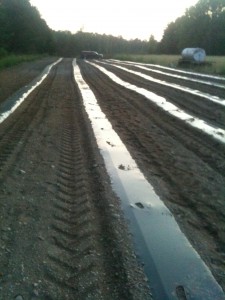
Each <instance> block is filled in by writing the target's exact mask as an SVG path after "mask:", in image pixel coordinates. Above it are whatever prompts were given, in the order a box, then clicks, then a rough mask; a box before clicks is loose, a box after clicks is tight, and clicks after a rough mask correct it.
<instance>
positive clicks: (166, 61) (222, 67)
mask: <svg viewBox="0 0 225 300" xmlns="http://www.w3.org/2000/svg"><path fill="white" fill-rule="evenodd" d="M114 58H115V59H121V60H127V61H134V62H135V61H136V62H141V63H148V64H158V65H162V66H167V67H177V63H178V61H179V59H180V58H181V56H180V55H127V54H124V55H123V54H120V55H116V56H115V57H114ZM206 62H207V63H210V64H211V65H210V66H195V67H192V69H193V71H195V72H202V73H209V74H217V75H223V76H225V57H224V56H207V58H206ZM190 68H191V67H190ZM190 68H189V69H190Z"/></svg>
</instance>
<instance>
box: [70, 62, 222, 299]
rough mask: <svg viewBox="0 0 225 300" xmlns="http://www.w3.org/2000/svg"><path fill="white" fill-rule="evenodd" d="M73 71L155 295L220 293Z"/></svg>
mask: <svg viewBox="0 0 225 300" xmlns="http://www.w3.org/2000/svg"><path fill="white" fill-rule="evenodd" d="M73 67H74V77H75V80H76V82H77V84H78V87H79V89H80V91H81V94H82V98H83V103H84V106H85V109H86V111H87V114H88V116H89V118H90V121H91V123H92V127H93V130H94V133H95V136H96V139H97V142H98V146H99V148H100V151H101V154H102V156H103V158H104V161H105V164H106V168H107V171H108V173H109V174H110V177H111V181H112V187H113V189H114V191H115V192H116V193H117V195H118V196H119V198H120V199H121V202H122V207H123V209H124V213H125V215H126V217H127V219H128V220H129V225H130V230H131V232H132V234H133V237H134V243H135V246H136V251H137V254H138V256H139V258H140V261H142V262H143V264H144V269H145V273H146V275H147V277H148V279H149V282H150V287H151V289H152V293H153V298H154V299H160V300H161V299H162V300H167V299H199V300H200V299H201V300H202V299H205V300H207V299H208V300H209V299H225V296H224V294H223V292H222V289H221V288H220V286H219V285H218V284H217V282H216V281H215V279H214V278H213V276H212V274H211V272H210V271H209V269H208V268H207V267H206V265H205V264H204V263H203V261H202V260H201V258H200V257H199V255H198V254H197V253H196V251H195V250H194V249H193V248H192V246H191V245H190V243H189V242H188V240H187V239H186V237H185V236H184V235H183V233H182V232H181V230H180V229H179V227H178V225H177V223H176V221H175V219H174V217H173V215H172V214H171V212H170V211H169V210H168V209H167V207H166V206H165V205H164V204H163V202H162V201H161V200H160V198H159V197H158V196H157V195H156V194H155V192H154V189H153V187H152V186H151V185H150V184H149V183H148V182H147V181H146V179H145V178H144V176H143V174H142V173H141V172H140V170H139V169H138V167H137V165H136V163H135V161H134V160H133V159H132V157H131V156H130V154H129V152H128V150H127V149H126V147H125V145H124V144H123V143H122V141H121V140H120V138H119V136H118V135H117V133H116V132H115V131H114V130H113V129H112V126H111V124H110V123H109V121H108V120H107V118H106V116H105V115H104V113H103V112H102V111H101V109H100V107H99V105H98V103H97V100H96V98H95V96H94V94H93V93H92V91H91V90H90V88H89V86H88V85H87V84H86V82H85V81H84V80H83V78H82V76H81V73H80V70H79V68H78V66H77V65H76V61H74V62H73Z"/></svg>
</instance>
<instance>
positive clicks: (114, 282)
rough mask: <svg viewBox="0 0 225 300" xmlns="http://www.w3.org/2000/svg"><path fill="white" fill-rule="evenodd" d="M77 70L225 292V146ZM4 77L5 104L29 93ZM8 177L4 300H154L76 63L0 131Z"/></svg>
mask: <svg viewBox="0 0 225 300" xmlns="http://www.w3.org/2000/svg"><path fill="white" fill-rule="evenodd" d="M99 64H100V62H99ZM79 66H80V68H81V72H82V75H83V77H84V78H85V80H86V81H87V83H88V84H89V85H90V87H91V88H92V90H93V92H94V93H95V96H96V97H97V99H98V102H99V105H100V107H101V109H102V111H103V112H104V113H105V114H106V116H107V118H108V119H109V121H110V122H111V124H112V125H113V128H114V129H115V131H116V132H117V133H118V134H119V136H120V138H121V140H122V141H123V143H124V144H125V145H126V147H127V148H128V150H129V152H130V153H131V155H132V157H133V159H134V160H135V161H136V163H137V165H138V166H139V168H140V169H141V171H142V172H143V173H144V175H145V177H146V178H147V180H148V181H149V182H150V183H151V184H152V185H153V186H154V188H155V190H156V192H157V194H158V195H159V196H160V198H161V199H162V200H163V201H164V203H165V204H166V205H167V207H168V208H169V209H170V210H171V211H172V213H173V214H174V216H175V218H176V220H177V222H178V223H179V225H180V227H181V229H182V231H183V232H184V233H185V235H186V236H187V237H188V239H189V241H190V242H191V244H192V245H193V247H194V248H195V249H196V250H197V251H198V253H199V254H200V255H201V257H202V259H203V260H204V261H205V263H206V264H207V265H208V267H209V268H210V270H211V271H212V273H213V275H214V276H215V278H216V280H217V281H218V283H219V284H220V285H221V286H222V288H223V289H224V290H225V263H224V261H225V260H224V257H225V223H224V220H225V213H224V204H225V202H224V201H225V146H224V145H223V144H222V143H220V142H218V141H216V140H214V139H213V138H212V137H210V136H208V135H206V134H204V133H203V132H201V131H198V130H196V129H193V128H192V127H191V126H188V125H187V124H185V123H183V121H182V120H179V119H177V118H175V117H173V116H171V115H168V114H166V113H165V112H163V111H162V110H161V109H160V108H158V107H157V106H156V105H154V104H153V103H150V101H148V100H147V99H146V98H145V97H143V96H141V95H139V94H137V93H136V92H134V91H129V90H128V89H126V88H124V87H121V86H119V85H117V84H116V83H113V82H112V81H111V80H110V79H109V78H108V77H107V76H106V75H104V74H103V73H101V72H100V71H99V70H98V69H96V68H95V67H94V66H91V65H89V64H87V63H86V62H84V61H79ZM43 67H44V66H42V67H41V66H39V67H38V68H40V69H39V70H40V71H41V69H42V68H43ZM104 67H105V66H104ZM21 68H22V66H21ZM23 68H24V69H23V72H24V74H27V73H26V67H24V66H23ZM106 68H107V69H108V70H110V71H112V72H114V73H115V74H116V75H118V76H121V78H122V79H123V80H125V81H129V82H130V83H132V84H136V85H138V86H140V87H144V88H145V89H148V90H152V91H154V92H156V93H157V94H159V95H162V96H165V97H167V98H169V99H170V101H171V102H172V103H174V104H176V105H180V106H181V107H182V108H183V109H186V110H187V111H188V112H191V113H194V114H196V116H197V117H199V118H201V119H203V120H205V121H206V122H210V123H211V124H214V125H215V126H218V127H221V128H223V129H224V128H225V124H224V119H225V118H224V114H225V111H224V108H223V107H221V106H219V105H217V104H216V103H211V102H210V101H206V100H205V99H204V100H203V99H201V98H200V97H194V96H193V95H189V94H188V93H185V92H181V91H176V90H174V89H168V88H167V89H166V88H165V87H162V86H160V85H158V84H153V83H149V82H148V81H146V80H144V79H141V78H138V77H137V76H135V75H132V74H128V73H127V72H125V71H122V70H119V69H117V68H115V67H114V66H113V64H112V63H109V64H108V65H107V66H106ZM21 70H22V69H20V68H19V67H17V68H16V71H15V69H14V71H13V72H14V73H13V74H14V75H13V76H14V80H13V81H14V82H16V81H17V80H16V78H17V79H18V81H19V78H21V77H22V78H25V77H23V76H21ZM27 70H34V69H33V67H32V64H28V65H27ZM139 70H140V69H139ZM4 72H5V71H4ZM4 72H1V73H0V78H1V84H2V83H3V82H4V84H3V85H1V86H5V87H6V86H8V88H7V93H6V92H4V93H5V94H4V95H3V96H1V97H2V98H1V101H3V100H4V99H6V98H7V97H8V96H9V95H11V94H12V93H13V92H14V91H15V90H17V89H18V88H20V87H22V86H23V85H25V84H27V83H28V81H29V79H26V80H25V79H24V80H25V81H26V82H25V81H24V82H25V83H24V82H23V83H22V82H21V83H20V84H18V85H17V86H16V87H14V88H12V86H11V85H10V84H9V82H10V79H9V78H10V77H9V76H10V71H9V70H8V71H7V72H9V73H4ZM27 72H28V71H27ZM141 72H142V71H141ZM28 73H29V72H28ZM31 73H32V74H33V72H31ZM33 75H34V74H33ZM33 75H32V76H33ZM152 76H153V74H152ZM157 76H159V75H157ZM32 79H33V78H32ZM163 80H166V79H165V78H164V79H163ZM7 82H8V84H7ZM182 84H184V83H182ZM19 85H20V86H19ZM190 86H191V84H190ZM207 89H208V87H207V86H204V89H203V91H204V92H209V91H208V90H207ZM216 90H217V89H215V87H213V95H218V96H220V95H221V90H220V89H219V88H218V94H216V93H217V92H216ZM1 95H2V94H1ZM0 170H1V171H0V207H1V209H0V232H1V239H0V299H16V297H19V296H21V297H20V298H18V299H151V295H150V292H149V289H148V282H147V279H146V277H145V275H144V274H143V269H142V266H141V264H140V261H139V260H138V259H137V258H136V255H135V253H134V250H133V245H132V240H131V237H130V235H129V231H128V228H127V224H126V221H125V220H124V217H123V214H122V212H121V208H120V201H119V199H117V197H116V195H115V194H114V193H113V191H112V189H111V184H110V179H109V177H108V174H107V172H106V170H105V167H104V163H103V160H102V157H101V156H100V153H99V150H98V148H97V144H96V141H95V138H94V135H93V132H92V128H91V124H90V122H89V120H88V118H87V115H86V112H85V110H84V107H83V105H82V101H81V96H80V94H79V92H78V88H77V86H76V84H75V82H74V78H73V74H72V62H71V60H70V59H66V60H65V59H64V60H63V61H62V62H61V63H60V64H58V65H57V66H55V67H54V68H53V69H52V70H51V72H50V75H49V76H48V77H47V79H45V80H44V82H43V83H42V84H41V86H39V87H38V88H37V89H36V90H34V91H33V92H32V93H31V95H29V97H28V98H27V99H26V101H24V102H23V104H22V105H21V106H20V107H19V108H18V109H17V110H16V111H15V112H14V113H13V114H12V115H11V116H10V117H9V118H8V119H7V120H5V121H4V122H3V123H2V124H1V125H0ZM181 294H182V293H181ZM181 299H182V298H181Z"/></svg>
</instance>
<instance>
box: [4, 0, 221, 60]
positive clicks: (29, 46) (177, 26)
mask: <svg viewBox="0 0 225 300" xmlns="http://www.w3.org/2000/svg"><path fill="white" fill-rule="evenodd" d="M224 28H225V0H199V1H198V3H197V4H196V5H195V6H192V7H190V8H189V9H187V10H186V12H185V14H184V15H183V16H181V17H179V18H178V19H176V20H175V21H174V22H171V23H170V24H168V26H167V28H166V29H165V31H164V34H163V37H162V39H161V41H159V42H158V41H156V40H155V38H154V36H153V35H151V36H150V38H149V40H148V41H146V40H145V41H142V40H140V39H133V40H129V41H128V40H126V39H124V38H122V37H115V36H112V35H106V34H97V33H89V32H83V31H82V30H80V31H78V32H77V33H75V34H72V33H71V32H69V31H53V30H51V29H50V28H49V27H48V25H47V24H46V22H45V20H43V19H42V18H41V16H40V14H39V12H38V10H37V9H36V8H35V7H33V6H32V5H31V4H30V2H29V0H0V56H1V55H4V54H6V53H19V54H21V53H22V54H24V53H28V54H29V53H32V54H33V53H46V54H51V55H52V54H54V55H58V56H71V57H74V56H77V55H79V53H80V52H81V50H95V51H98V52H99V53H103V54H104V55H105V56H111V55H113V54H116V53H127V54H147V53H151V54H163V53H165V54H179V53H180V52H181V50H182V49H183V48H186V47H201V48H204V49H205V50H206V52H207V54H210V55H225V30H224ZM149 31H151V28H149Z"/></svg>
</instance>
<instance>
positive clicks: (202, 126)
mask: <svg viewBox="0 0 225 300" xmlns="http://www.w3.org/2000/svg"><path fill="white" fill-rule="evenodd" d="M87 63H89V64H91V65H93V66H95V67H96V68H98V69H99V70H100V71H102V72H103V73H104V74H106V75H107V76H108V77H109V78H110V79H111V80H113V81H114V82H116V83H118V84H120V85H122V86H124V87H126V88H128V89H130V90H133V91H135V92H137V93H139V94H141V95H143V96H144V97H146V98H147V99H149V100H150V101H153V102H154V103H156V104H157V105H158V106H159V107H161V108H162V109H163V110H165V111H166V112H168V113H170V114H171V115H173V116H175V117H177V118H179V119H181V120H183V121H184V122H185V123H187V124H189V125H191V126H192V127H195V128H197V129H199V130H201V131H203V132H204V133H206V134H209V135H211V136H212V137H213V138H215V139H216V140H218V141H220V142H222V143H225V130H224V129H222V128H218V127H214V126H212V125H209V124H208V123H206V122H205V121H203V120H201V119H199V118H197V117H195V116H193V115H190V114H188V113H186V112H185V111H183V110H181V109H180V108H178V107H177V106H175V105H174V104H172V103H170V102H169V101H167V100H166V99H165V98H164V97H161V96H158V95H157V94H155V93H153V92H151V91H148V90H145V89H143V88H140V87H137V86H135V85H133V84H130V83H129V82H126V81H123V80H122V79H120V78H119V77H118V76H116V75H115V74H114V73H112V72H110V71H107V70H106V69H105V68H103V67H100V66H99V65H96V64H95V63H90V62H87ZM124 69H125V68H124ZM125 70H127V69H125Z"/></svg>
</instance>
